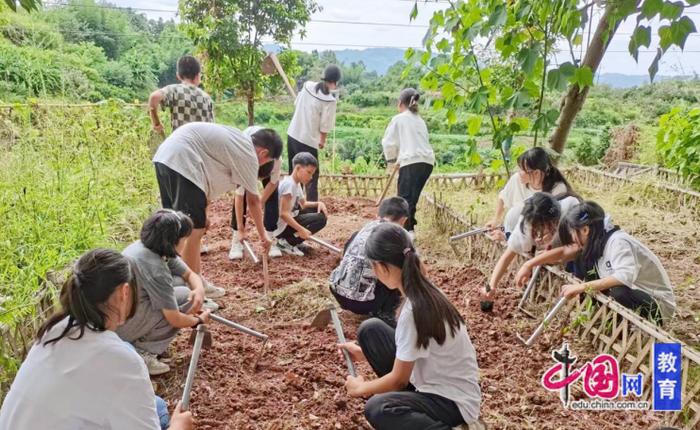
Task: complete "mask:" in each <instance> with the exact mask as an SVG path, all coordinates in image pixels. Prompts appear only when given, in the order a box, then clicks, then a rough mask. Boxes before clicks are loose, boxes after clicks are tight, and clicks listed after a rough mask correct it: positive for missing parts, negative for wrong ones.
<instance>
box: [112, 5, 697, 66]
mask: <svg viewBox="0 0 700 430" xmlns="http://www.w3.org/2000/svg"><path fill="white" fill-rule="evenodd" d="M317 1H318V3H319V4H321V5H322V6H323V10H322V11H321V12H317V13H316V14H314V15H313V17H312V22H310V23H309V24H308V25H307V28H306V30H307V35H306V37H305V39H304V40H301V39H299V38H298V37H297V38H295V41H296V42H298V43H292V47H293V48H295V49H299V50H303V51H310V50H313V49H319V50H324V49H343V48H353V49H362V48H364V47H375V46H381V47H384V46H386V47H400V48H406V47H409V46H410V47H420V45H421V39H422V37H423V35H424V34H425V30H426V27H427V24H428V21H429V20H430V17H431V15H432V12H433V11H435V10H437V9H442V8H445V7H446V6H447V3H446V2H444V1H442V2H440V3H435V2H434V1H429V2H428V3H425V2H423V1H422V0H421V1H419V13H418V18H417V19H416V20H415V21H414V22H412V23H411V22H409V14H410V12H411V8H412V7H413V0H317ZM110 3H113V4H116V5H118V6H131V7H134V8H147V9H161V10H167V11H174V10H176V9H177V4H178V1H177V0H110ZM144 13H146V14H147V15H148V16H149V17H150V18H156V19H157V18H159V17H162V18H164V19H173V18H175V19H176V15H175V13H173V12H156V11H148V12H144ZM687 13H689V15H688V16H689V17H690V18H691V19H693V21H694V22H695V25H696V27H698V28H699V29H700V7H694V8H691V9H689V10H688V11H687ZM319 21H355V22H363V23H394V24H403V25H407V24H410V25H411V26H410V27H397V26H387V25H367V24H363V25H354V24H344V23H328V22H319ZM594 22H595V21H594ZM634 24H635V20H634V19H630V20H628V22H624V23H623V24H622V25H621V27H620V29H619V30H618V32H617V34H616V36H615V37H614V38H613V40H612V42H611V44H610V47H609V48H608V52H607V53H606V54H605V58H604V59H603V63H602V65H601V67H600V69H599V72H601V73H625V74H636V75H644V74H647V68H648V67H649V64H650V62H651V60H652V59H653V58H654V54H655V49H656V43H657V39H656V38H653V39H652V48H653V50H652V49H651V48H650V49H646V48H642V51H649V52H642V51H640V54H639V64H637V63H635V61H634V59H633V58H632V57H631V56H630V55H629V53H628V52H627V43H628V41H629V35H630V34H631V32H632V31H633V30H634ZM655 27H658V23H656V24H655ZM655 32H656V28H654V30H653V33H655ZM314 43H322V44H333V46H327V45H314ZM336 44H337V45H338V46H335V45H336ZM671 51H675V52H667V53H666V55H665V56H664V58H663V59H662V63H661V65H660V67H659V74H663V75H679V74H686V75H687V74H692V73H695V72H698V73H700V34H699V33H693V34H691V35H690V36H689V37H688V40H687V42H686V45H685V52H682V53H681V52H680V50H679V49H678V48H677V47H673V48H671ZM577 52H578V51H577ZM570 59H571V57H570V55H569V54H559V56H558V60H560V61H570Z"/></svg>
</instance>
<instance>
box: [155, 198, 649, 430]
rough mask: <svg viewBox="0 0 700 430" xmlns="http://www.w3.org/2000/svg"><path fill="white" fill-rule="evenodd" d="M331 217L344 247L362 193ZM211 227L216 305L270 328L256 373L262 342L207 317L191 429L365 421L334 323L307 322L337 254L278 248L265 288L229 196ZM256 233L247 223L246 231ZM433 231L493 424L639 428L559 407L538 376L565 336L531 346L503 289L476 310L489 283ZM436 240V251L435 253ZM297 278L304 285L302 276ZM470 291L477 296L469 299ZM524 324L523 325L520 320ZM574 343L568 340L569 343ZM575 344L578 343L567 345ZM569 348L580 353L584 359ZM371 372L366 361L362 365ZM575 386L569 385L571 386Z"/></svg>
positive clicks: (166, 384) (178, 380) (512, 296)
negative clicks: (241, 251) (487, 306)
mask: <svg viewBox="0 0 700 430" xmlns="http://www.w3.org/2000/svg"><path fill="white" fill-rule="evenodd" d="M325 201H326V202H327V204H328V207H329V210H330V213H331V214H330V218H329V225H328V226H327V227H326V229H324V230H323V231H322V232H321V233H319V235H318V236H319V237H321V238H323V239H326V240H329V241H330V242H332V243H334V244H335V245H336V246H339V247H342V245H343V244H344V241H345V240H346V239H347V238H348V237H349V236H350V234H351V233H352V232H354V231H355V230H357V229H358V228H359V227H360V226H361V225H363V224H364V223H365V222H367V221H368V220H370V219H372V218H373V217H374V214H375V211H376V208H375V207H374V205H373V201H370V200H367V199H347V200H340V199H335V198H329V199H326V200H325ZM210 217H211V218H212V229H211V230H210V231H209V232H208V233H207V244H208V246H209V249H210V251H209V254H208V255H205V256H204V257H203V272H204V274H205V276H206V277H208V278H209V279H210V280H211V281H212V282H214V283H215V284H216V285H218V286H221V287H224V288H226V290H227V291H228V294H227V295H226V296H225V297H224V298H222V299H219V300H217V301H218V302H219V303H220V304H221V305H223V309H221V310H220V311H219V314H220V315H222V316H224V317H227V318H229V319H232V320H234V321H236V322H238V323H241V324H244V325H246V326H248V327H250V328H253V329H255V330H258V331H261V332H263V333H265V334H267V335H268V336H269V337H270V341H269V342H268V344H267V346H266V348H265V351H264V354H263V356H262V358H261V359H260V362H259V365H258V368H257V370H256V371H254V370H253V369H252V364H253V361H254V360H255V358H256V356H257V354H258V352H259V351H260V348H261V346H262V342H261V341H260V340H258V339H256V338H253V337H250V336H248V335H245V334H242V333H239V332H234V331H232V330H231V329H229V328H227V327H224V326H221V325H219V324H216V323H212V324H210V331H211V332H212V335H213V341H214V345H213V347H212V349H210V350H205V351H203V353H202V356H201V358H200V361H199V366H198V369H197V376H196V379H195V384H194V389H193V394H192V399H191V408H192V411H193V413H194V416H195V420H196V423H197V425H196V427H197V428H198V429H364V428H369V427H368V425H367V424H366V422H365V420H364V417H363V414H362V411H363V405H364V401H363V400H361V399H351V398H348V396H347V395H346V393H345V389H344V387H343V383H344V380H345V375H346V372H347V370H346V368H345V365H344V362H343V360H342V359H341V358H340V357H339V356H338V354H337V351H336V349H335V346H334V345H335V343H336V337H335V332H334V331H333V329H332V327H331V326H329V327H327V328H326V329H325V330H321V331H319V330H316V329H313V328H311V327H309V323H310V322H311V320H312V319H313V316H314V315H315V313H316V311H317V310H318V309H319V308H320V307H321V306H323V304H324V303H326V300H327V277H328V274H329V273H330V271H331V270H332V268H333V267H335V264H336V263H337V260H338V257H337V256H335V255H333V254H331V252H330V251H327V250H325V249H323V248H319V247H317V246H316V245H310V247H311V252H310V253H309V254H308V255H307V256H305V257H291V256H285V257H283V258H281V259H274V260H271V261H270V276H271V280H272V286H271V293H270V294H269V297H267V298H266V297H264V296H263V278H262V265H257V266H256V265H254V264H253V263H252V262H251V261H250V260H249V259H245V260H243V261H240V260H239V261H237V262H231V261H229V260H228V257H227V254H228V249H229V244H230V237H231V233H230V229H229V227H228V221H229V218H230V203H229V202H225V201H218V202H215V203H214V204H213V205H212V208H211V211H210ZM251 230H252V229H251ZM443 239H444V238H437V239H435V238H433V237H430V232H429V231H427V230H426V231H424V232H423V234H422V235H420V233H419V248H421V250H422V252H423V255H424V256H425V258H426V261H427V263H428V265H429V267H430V276H431V279H432V280H433V281H434V282H435V283H436V284H437V285H438V286H440V287H441V288H443V289H444V290H445V292H446V293H447V295H448V296H449V297H450V299H451V300H452V301H453V303H455V304H456V305H457V307H458V308H459V309H460V311H461V313H462V315H463V316H464V317H465V318H466V320H467V322H468V325H469V332H470V335H471V338H472V342H473V343H474V345H475V348H476V350H477V354H478V361H479V366H480V369H481V387H482V393H483V397H484V402H483V405H482V415H483V419H484V420H485V421H486V422H487V423H488V424H489V426H490V428H492V429H564V428H567V429H584V428H585V429H618V428H626V429H646V428H650V427H651V426H652V424H653V423H655V422H656V420H655V418H654V417H653V416H652V415H651V414H649V413H642V412H580V411H577V412H571V411H567V410H564V409H563V408H562V406H561V404H560V402H559V399H558V396H557V394H556V393H549V392H547V391H545V390H544V389H543V388H541V386H540V378H541V375H542V373H543V372H544V371H545V370H546V369H547V368H548V367H549V366H550V365H552V364H553V362H552V361H551V358H550V351H551V349H553V348H558V347H559V345H560V344H561V340H562V337H561V335H559V334H558V333H557V331H556V330H550V331H548V332H547V333H546V334H545V335H544V336H543V337H542V338H541V340H540V341H539V342H538V343H537V345H536V347H534V348H532V349H530V350H528V349H526V348H524V347H523V346H521V345H520V343H519V342H518V340H517V339H516V337H515V331H516V328H518V327H519V328H521V329H523V330H524V331H525V332H526V333H525V334H527V332H529V331H530V330H531V329H532V326H533V325H534V324H533V323H531V322H529V321H528V320H525V318H524V317H523V316H522V314H517V313H515V312H514V308H515V303H516V300H517V299H516V294H517V292H515V291H505V292H504V293H503V294H502V295H501V296H500V297H499V301H498V302H497V305H496V306H497V307H496V310H495V312H494V313H493V314H488V315H487V314H483V313H482V312H481V311H480V310H479V302H478V298H476V297H478V296H477V295H476V291H477V290H478V287H479V286H480V285H481V284H482V283H483V282H484V277H483V275H482V274H481V273H480V272H479V271H478V270H476V269H474V268H465V267H462V265H460V264H459V263H457V262H456V261H455V259H454V257H453V255H452V254H450V253H447V252H445V251H444V247H438V246H433V243H431V241H432V240H440V241H442V240H443ZM440 249H441V250H440ZM300 281H301V282H300ZM472 297H473V299H472ZM341 319H342V320H343V323H344V326H345V332H346V336H347V337H348V338H349V339H354V337H355V331H356V328H357V325H358V324H359V323H360V321H361V319H359V318H357V317H355V316H353V315H351V314H349V313H347V312H343V313H341ZM523 321H526V322H523ZM188 338H189V333H188V332H185V331H183V333H181V335H180V336H179V337H178V339H177V340H176V342H175V345H174V348H173V351H175V352H174V353H173V357H172V358H171V359H170V364H171V366H172V367H174V370H173V371H171V372H170V373H169V374H168V375H166V376H165V377H161V378H157V379H156V385H157V387H158V392H159V393H160V394H162V395H164V397H165V398H166V399H167V400H168V401H169V403H170V404H171V405H172V404H174V402H175V401H177V399H178V398H179V397H180V396H181V394H182V386H183V384H184V379H185V373H186V371H187V366H188V363H189V359H190V354H191V347H190V346H189V345H188ZM572 343H573V342H572ZM573 348H579V346H574V347H573ZM581 348H582V347H580V348H579V349H575V351H574V352H575V353H576V354H578V355H579V356H580V358H579V359H580V360H581V359H583V358H589V357H586V355H585V354H584V353H583V352H584V351H583V350H582V349H581ZM359 371H360V373H362V374H364V375H366V376H369V375H370V369H369V368H368V367H366V366H365V365H361V366H360V370H359ZM576 391H577V390H574V393H576Z"/></svg>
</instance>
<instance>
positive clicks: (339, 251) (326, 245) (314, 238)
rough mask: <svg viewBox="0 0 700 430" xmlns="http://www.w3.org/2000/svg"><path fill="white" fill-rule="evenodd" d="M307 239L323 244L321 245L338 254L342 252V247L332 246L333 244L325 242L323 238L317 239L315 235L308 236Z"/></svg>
mask: <svg viewBox="0 0 700 430" xmlns="http://www.w3.org/2000/svg"><path fill="white" fill-rule="evenodd" d="M309 240H310V241H312V242H316V243H318V244H319V245H321V246H323V247H325V248H328V249H330V250H331V251H333V252H335V253H338V254H342V253H343V250H342V249H340V248H338V247H337V246H334V245H332V244H330V243H328V242H326V241H325V240H323V239H319V238H317V237H315V236H310V237H309Z"/></svg>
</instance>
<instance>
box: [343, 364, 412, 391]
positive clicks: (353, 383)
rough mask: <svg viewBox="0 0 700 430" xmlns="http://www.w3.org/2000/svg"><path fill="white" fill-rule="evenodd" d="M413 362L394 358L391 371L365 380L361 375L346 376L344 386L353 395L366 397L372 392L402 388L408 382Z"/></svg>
mask: <svg viewBox="0 0 700 430" xmlns="http://www.w3.org/2000/svg"><path fill="white" fill-rule="evenodd" d="M413 364H414V362H413V361H401V360H399V359H398V358H396V359H394V367H393V368H392V369H391V372H389V373H387V374H386V375H384V376H382V377H381V378H377V379H374V380H371V381H365V380H364V378H362V377H361V376H359V377H352V376H348V377H347V380H346V382H345V388H347V390H348V394H349V395H350V396H353V397H368V396H371V395H373V394H381V393H388V392H390V391H400V390H403V389H404V388H406V386H407V385H408V383H409V380H410V377H411V372H413Z"/></svg>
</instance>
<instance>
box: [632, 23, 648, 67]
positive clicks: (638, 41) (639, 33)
mask: <svg viewBox="0 0 700 430" xmlns="http://www.w3.org/2000/svg"><path fill="white" fill-rule="evenodd" d="M650 44H651V27H647V26H644V25H639V26H637V28H635V29H634V32H633V33H632V37H630V41H629V46H628V49H629V51H630V54H631V55H632V57H634V61H639V59H638V57H639V47H640V46H645V47H647V48H648V47H649V45H650Z"/></svg>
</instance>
